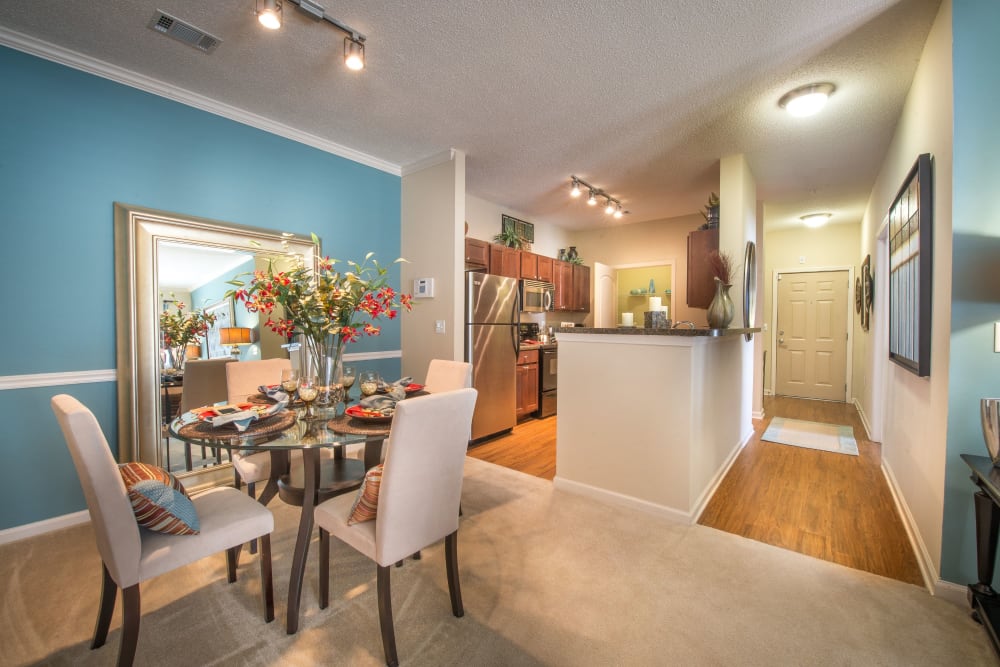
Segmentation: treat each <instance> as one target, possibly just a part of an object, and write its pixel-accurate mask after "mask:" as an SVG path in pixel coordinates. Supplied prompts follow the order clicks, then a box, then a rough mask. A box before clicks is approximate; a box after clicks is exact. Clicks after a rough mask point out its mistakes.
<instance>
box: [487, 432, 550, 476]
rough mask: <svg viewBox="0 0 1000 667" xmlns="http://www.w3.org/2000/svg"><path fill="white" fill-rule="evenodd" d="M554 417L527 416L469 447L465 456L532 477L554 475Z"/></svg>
mask: <svg viewBox="0 0 1000 667" xmlns="http://www.w3.org/2000/svg"><path fill="white" fill-rule="evenodd" d="M556 419H557V417H555V416H553V417H546V418H545V419H527V420H525V421H523V422H521V423H519V424H518V425H517V426H516V427H515V428H514V430H513V431H512V432H511V433H508V434H507V435H502V436H499V437H497V438H493V439H492V440H487V441H485V442H483V443H481V444H478V445H473V446H472V447H470V448H469V456H471V457H473V458H477V459H482V460H483V461H489V462H490V463H496V464H497V465H501V466H504V467H505V468H513V469H514V470H518V471H520V472H523V473H527V474H529V475H534V476H535V477H542V478H544V479H552V478H554V477H555V476H556Z"/></svg>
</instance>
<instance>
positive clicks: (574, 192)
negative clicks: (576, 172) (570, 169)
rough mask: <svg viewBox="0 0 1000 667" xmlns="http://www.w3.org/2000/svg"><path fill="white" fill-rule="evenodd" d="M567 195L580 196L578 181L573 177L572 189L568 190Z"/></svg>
mask: <svg viewBox="0 0 1000 667" xmlns="http://www.w3.org/2000/svg"><path fill="white" fill-rule="evenodd" d="M569 196H570V197H579V196H580V181H578V180H576V179H575V178H574V179H573V189H572V190H570V191H569Z"/></svg>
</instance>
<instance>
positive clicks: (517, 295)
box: [510, 290, 521, 357]
mask: <svg viewBox="0 0 1000 667" xmlns="http://www.w3.org/2000/svg"><path fill="white" fill-rule="evenodd" d="M520 312H521V291H520V290H514V303H513V304H512V306H511V309H510V338H511V343H513V345H514V356H515V357H517V356H518V355H520V354H521V336H520V335H518V331H517V322H518V320H519V319H520V318H519V317H518V313H520Z"/></svg>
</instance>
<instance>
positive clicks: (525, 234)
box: [500, 213, 535, 243]
mask: <svg viewBox="0 0 1000 667" xmlns="http://www.w3.org/2000/svg"><path fill="white" fill-rule="evenodd" d="M508 229H513V230H514V232H515V233H516V234H517V235H518V236H520V237H521V238H522V239H524V240H525V241H527V242H528V243H534V242H535V225H534V223H531V222H525V221H524V220H518V219H517V218H515V217H512V216H509V215H506V214H503V213H501V214H500V230H501V231H507V230H508Z"/></svg>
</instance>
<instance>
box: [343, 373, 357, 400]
mask: <svg viewBox="0 0 1000 667" xmlns="http://www.w3.org/2000/svg"><path fill="white" fill-rule="evenodd" d="M354 377H355V370H354V366H344V367H343V368H342V369H341V373H340V384H342V385H344V403H349V402H350V400H351V397H350V395H349V394H350V393H351V387H353V386H354Z"/></svg>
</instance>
